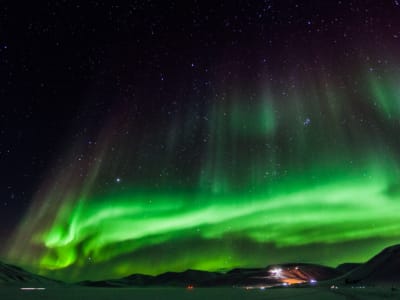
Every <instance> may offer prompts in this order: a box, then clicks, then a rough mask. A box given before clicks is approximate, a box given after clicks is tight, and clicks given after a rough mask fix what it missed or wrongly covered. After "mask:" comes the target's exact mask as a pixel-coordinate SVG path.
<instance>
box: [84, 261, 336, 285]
mask: <svg viewBox="0 0 400 300" xmlns="http://www.w3.org/2000/svg"><path fill="white" fill-rule="evenodd" d="M341 274H342V273H338V271H337V270H335V269H334V268H330V267H325V266H320V265H313V264H282V265H273V266H268V267H266V268H258V269H257V268H253V269H233V270H231V271H229V272H227V273H218V272H206V271H196V270H187V271H184V272H167V273H163V274H161V275H158V276H148V275H140V274H135V275H131V276H128V277H124V278H121V279H113V280H104V281H94V282H91V281H84V282H81V283H80V284H81V285H86V286H103V287H107V286H108V287H124V286H125V287H127V286H138V287H141V286H176V287H187V286H200V287H213V286H253V287H254V286H265V287H268V286H279V285H283V284H295V283H304V282H310V281H313V282H314V281H318V280H326V279H331V278H334V277H337V276H339V275H341Z"/></svg>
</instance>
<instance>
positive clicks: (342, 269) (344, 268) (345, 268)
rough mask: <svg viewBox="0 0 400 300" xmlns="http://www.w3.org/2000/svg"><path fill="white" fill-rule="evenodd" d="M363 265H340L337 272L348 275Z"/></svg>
mask: <svg viewBox="0 0 400 300" xmlns="http://www.w3.org/2000/svg"><path fill="white" fill-rule="evenodd" d="M361 265H362V264H361V263H343V264H340V265H338V266H337V267H336V270H337V271H338V272H339V273H342V274H347V273H349V272H350V271H352V270H354V269H355V268H358V267H359V266H361Z"/></svg>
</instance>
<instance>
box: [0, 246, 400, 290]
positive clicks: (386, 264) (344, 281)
mask: <svg viewBox="0 0 400 300" xmlns="http://www.w3.org/2000/svg"><path fill="white" fill-rule="evenodd" d="M28 283H29V284H30V285H41V286H43V285H44V286H46V285H60V284H63V283H62V282H60V281H56V280H51V279H49V278H46V277H43V276H39V275H35V274H32V273H30V272H28V271H26V270H24V269H21V268H19V267H16V266H13V265H9V264H4V263H1V262H0V285H2V286H5V285H25V284H28ZM77 284H78V285H83V286H93V287H166V286H174V287H214V286H215V287H216V286H238V287H273V286H282V285H292V284H300V286H304V287H305V286H309V285H314V284H321V286H329V285H375V286H400V245H395V246H391V247H388V248H386V249H384V250H383V251H382V252H380V253H379V254H377V255H376V256H374V257H373V258H371V259H370V260H369V261H367V262H366V263H364V264H355V263H345V264H341V265H339V266H338V267H337V268H331V267H326V266H322V265H316V264H305V263H290V264H279V265H271V266H268V267H265V268H251V269H239V268H238V269H233V270H231V271H228V272H226V273H220V272H206V271H197V270H186V271H184V272H167V273H163V274H160V275H157V276H150V275H142V274H133V275H130V276H127V277H124V278H120V279H110V280H101V281H83V282H79V283H77Z"/></svg>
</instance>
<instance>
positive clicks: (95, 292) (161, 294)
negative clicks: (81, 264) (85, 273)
mask: <svg viewBox="0 0 400 300" xmlns="http://www.w3.org/2000/svg"><path fill="white" fill-rule="evenodd" d="M0 299H1V300H9V299H10V300H11V299H12V300H19V299H41V300H47V299H48V300H50V299H51V300H57V299H60V300H63V299H71V300H72V299H83V300H92V299H93V300H112V299H120V300H125V299H129V300H132V299H149V300H150V299H151V300H157V299H160V300H161V299H163V300H164V299H165V300H167V299H174V300H180V299H188V300H197V299H198V300H200V299H201V300H203V299H207V300H213V299H224V300H226V299H230V300H235V299H250V300H251V299H272V300H273V299H296V300H303V299H304V300H310V299H324V300H331V299H332V300H336V299H343V300H346V299H353V300H358V299H360V300H361V299H362V300H375V299H400V291H392V290H391V289H383V288H382V289H379V288H365V289H351V288H344V289H337V290H330V289H328V288H302V289H291V288H286V289H265V290H245V289H239V288H210V289H208V288H194V289H193V290H186V289H176V288H159V289H158V288H132V289H131V288H121V289H115V288H75V287H74V288H72V287H71V288H47V289H46V290H20V288H16V287H15V288H9V287H7V288H0Z"/></svg>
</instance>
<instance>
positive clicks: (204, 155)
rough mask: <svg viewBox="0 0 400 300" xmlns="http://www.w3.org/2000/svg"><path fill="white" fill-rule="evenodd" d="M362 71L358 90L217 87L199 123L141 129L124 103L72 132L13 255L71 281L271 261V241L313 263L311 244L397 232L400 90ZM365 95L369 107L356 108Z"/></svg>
mask: <svg viewBox="0 0 400 300" xmlns="http://www.w3.org/2000/svg"><path fill="white" fill-rule="evenodd" d="M366 78H367V79H366V80H365V86H367V87H368V88H367V89H366V91H365V92H364V93H365V94H367V97H357V98H356V99H355V98H354V95H352V94H351V93H350V92H349V91H347V90H346V89H341V88H339V87H340V83H339V82H340V80H339V79H330V80H327V79H326V77H324V76H319V77H318V78H306V79H304V78H302V80H299V82H298V86H299V88H293V89H291V90H290V91H289V92H287V93H285V94H284V95H283V94H282V92H281V91H280V90H279V88H277V87H275V86H271V85H268V84H265V86H264V85H262V86H261V87H258V88H255V89H254V90H256V92H249V91H246V90H237V91H236V92H235V93H231V94H229V93H225V92H223V93H220V94H219V95H220V96H218V97H216V98H215V99H212V100H213V101H210V104H209V106H208V107H207V109H208V111H207V114H206V116H205V117H204V118H200V120H201V121H197V120H193V119H191V118H189V117H187V116H186V117H182V118H181V119H175V120H174V122H170V123H169V126H170V127H169V128H158V127H157V126H153V127H151V126H149V128H150V129H148V130H147V131H143V132H145V134H144V133H143V132H140V130H137V131H135V128H136V127H135V126H136V124H135V123H134V122H133V121H129V120H126V119H125V118H124V114H119V115H118V118H117V117H115V116H114V117H110V119H111V120H112V121H110V122H108V124H107V125H105V127H104V128H103V129H102V131H101V132H100V133H99V134H98V138H97V139H96V140H97V141H98V142H97V144H96V145H95V146H91V147H88V146H85V141H83V140H80V141H77V142H76V143H75V145H74V147H73V149H72V150H71V151H70V154H68V155H65V156H66V159H65V161H66V162H67V163H66V165H65V166H64V167H61V166H60V167H59V172H58V174H57V175H56V176H53V177H54V178H50V179H49V180H48V182H46V183H45V184H44V185H43V188H42V192H40V193H38V195H37V196H36V200H35V201H34V204H33V206H32V207H31V209H30V210H29V212H28V213H27V215H26V217H25V221H24V222H23V223H22V224H21V226H20V228H19V230H18V231H17V233H16V235H15V239H14V243H13V246H12V247H11V248H10V250H9V252H8V257H9V258H10V260H11V261H18V262H20V263H21V264H22V265H29V263H30V262H31V261H33V260H37V261H38V262H39V263H38V265H37V266H36V268H37V269H38V270H39V271H40V272H41V273H42V274H48V272H49V270H53V271H55V272H57V273H55V274H57V276H59V277H60V278H64V279H68V280H77V279H86V278H107V277H118V276H124V275H128V274H131V273H135V272H139V273H148V274H156V273H161V272H164V271H173V270H184V269H187V268H200V269H206V270H215V269H223V268H224V269H227V268H232V267H237V266H255V265H258V266H260V265H266V264H268V263H273V262H276V261H273V259H277V257H278V255H277V254H273V251H274V250H273V249H275V248H277V249H278V250H277V251H276V252H279V249H291V253H298V254H299V256H301V257H306V258H307V259H309V260H310V261H312V257H313V255H314V257H315V250H314V252H313V251H312V250H310V249H312V248H313V247H314V248H315V245H325V246H324V247H331V248H330V249H337V248H338V247H339V246H337V245H342V244H343V243H350V242H353V241H358V242H359V243H361V242H362V241H364V242H365V241H374V243H376V244H379V243H380V245H381V244H385V243H389V242H391V241H393V240H396V239H399V237H400V236H399V232H400V225H398V224H399V223H398V221H397V220H398V211H399V209H400V185H399V183H398V182H399V179H400V169H399V167H400V159H399V157H400V152H399V151H400V150H399V148H398V147H397V143H393V142H391V141H389V140H388V139H386V138H385V137H384V136H383V135H382V131H384V130H390V131H391V132H398V133H400V128H399V124H398V123H392V122H385V120H386V118H391V117H392V118H397V117H398V116H399V115H400V111H399V110H398V106H397V104H398V103H399V95H398V89H397V87H396V85H395V82H394V81H391V80H383V79H377V78H375V77H373V76H372V75H370V76H368V77H366ZM221 95H222V96H221ZM363 96H364V95H363ZM372 99H375V100H373V101H372V102H371V101H369V100H372ZM357 101H358V102H359V101H362V105H363V107H365V108H366V111H368V112H370V115H368V116H364V117H360V116H359V115H360V113H359V112H358V111H356V109H355V107H356V104H358V102H357ZM374 101H375V102H374ZM356 102H357V103H356ZM374 103H377V106H375V105H374ZM377 109H378V110H379V111H377ZM368 118H369V119H368ZM117 119H118V121H116V120H117ZM382 119H384V120H382ZM368 120H373V121H374V122H375V121H376V122H378V121H380V122H379V126H380V127H378V126H377V125H376V123H374V122H368ZM199 124H200V125H199ZM377 124H378V123H377ZM198 125H199V126H198ZM197 127H200V128H201V131H202V132H203V134H202V135H200V134H198V132H197V131H196V130H198V131H200V129H196V128H197ZM121 128H123V129H124V132H125V131H133V132H135V135H134V138H133V139H129V140H128V139H127V138H126V137H125V136H123V135H119V134H115V132H121V131H122V130H121ZM178 130H181V131H178ZM204 132H205V134H204ZM196 134H198V136H201V138H199V137H196V138H194V136H196ZM194 139H195V142H193V140H194ZM159 144H161V146H159ZM149 145H151V146H149ZM153 145H156V146H153ZM182 145H183V146H184V147H182ZM115 149H117V150H115ZM160 149H161V150H160ZM182 149H183V150H184V151H183V150H182ZM178 150H179V151H178ZM162 151H164V152H162ZM178 152H179V158H177V157H178V154H176V153H178ZM77 153H83V156H82V157H83V158H84V159H83V160H84V162H82V161H81V160H78V159H77ZM160 153H161V154H160ZM182 153H183V154H182ZM79 157H80V156H79ZM79 157H78V158H79ZM189 161H190V162H191V165H190V166H188V164H189V163H188V162H189ZM171 166H172V167H171ZM82 172H83V173H84V175H85V176H83V177H81V176H80V174H82ZM119 174H123V176H122V177H123V178H122V180H121V182H115V180H114V179H115V178H116V177H117V176H119ZM244 244H248V245H250V246H249V247H251V251H254V255H252V256H251V257H249V255H247V254H248V251H249V248H247V246H245V245H244ZM327 245H328V246H327ZM274 247H275V248H274ZM25 249H29V251H25ZM299 249H301V251H300V250H299ZM307 252H310V253H309V254H307ZM368 254H369V253H368ZM307 255H308V256H307ZM351 255H353V254H351ZM354 255H355V254H354ZM357 255H358V256H357V257H355V256H351V258H354V259H358V260H363V259H365V258H367V257H366V256H367V253H364V252H362V251H361V252H359V253H358V254H357ZM342 258H343V257H341V259H342ZM349 258H350V257H349ZM288 259H295V257H293V254H289V252H287V251H286V252H285V251H281V257H279V260H280V261H285V260H288ZM321 259H323V261H319V262H323V263H327V264H330V263H334V262H336V261H337V260H336V259H337V258H335V257H330V256H328V257H323V258H321ZM343 259H346V257H344V258H343ZM152 261H153V262H152ZM154 261H155V262H156V263H154ZM96 272H97V273H96Z"/></svg>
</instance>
